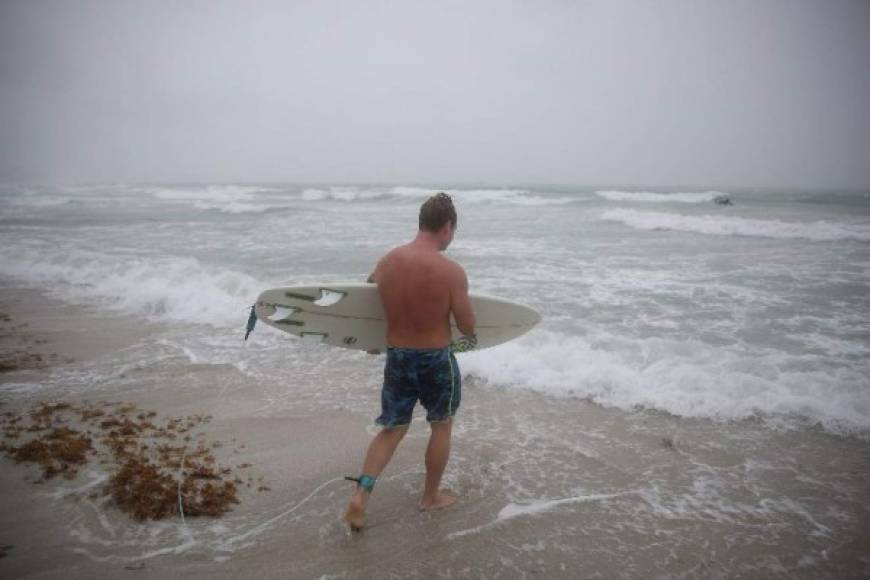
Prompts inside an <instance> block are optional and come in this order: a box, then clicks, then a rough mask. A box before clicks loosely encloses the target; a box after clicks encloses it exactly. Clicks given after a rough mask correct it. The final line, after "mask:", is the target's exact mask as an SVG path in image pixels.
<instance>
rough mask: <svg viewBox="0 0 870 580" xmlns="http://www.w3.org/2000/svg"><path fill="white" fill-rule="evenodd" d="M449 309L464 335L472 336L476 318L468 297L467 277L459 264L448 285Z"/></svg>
mask: <svg viewBox="0 0 870 580" xmlns="http://www.w3.org/2000/svg"><path fill="white" fill-rule="evenodd" d="M450 310H451V311H452V312H453V318H454V319H455V320H456V326H458V327H459V331H460V332H461V333H462V334H464V335H465V336H474V325H475V323H476V320H475V317H474V309H472V307H471V299H470V298H469V297H468V277H467V276H466V275H465V270H463V269H462V267H461V266H459V265H456V271H455V272H454V274H453V276H452V284H451V285H450Z"/></svg>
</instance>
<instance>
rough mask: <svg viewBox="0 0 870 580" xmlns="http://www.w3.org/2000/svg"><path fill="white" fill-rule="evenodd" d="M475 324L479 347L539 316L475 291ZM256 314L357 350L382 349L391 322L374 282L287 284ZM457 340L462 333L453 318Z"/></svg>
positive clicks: (266, 296)
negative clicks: (388, 324) (310, 284)
mask: <svg viewBox="0 0 870 580" xmlns="http://www.w3.org/2000/svg"><path fill="white" fill-rule="evenodd" d="M470 298H471V304H472V307H473V308H474V314H475V318H476V319H477V324H476V327H475V331H476V333H477V346H476V349H478V350H479V349H482V348H488V347H491V346H495V345H497V344H501V343H503V342H507V341H509V340H512V339H514V338H516V337H518V336H520V335H522V334H525V333H526V332H528V331H529V330H531V329H532V327H534V326H535V325H536V324H537V323H539V322H540V321H541V316H540V315H539V314H538V313H537V312H536V311H534V310H532V309H531V308H529V307H528V306H523V305H522V304H517V303H516V302H511V301H510V300H505V299H503V298H495V297H491V296H483V295H480V294H474V293H472V294H471V295H470ZM254 312H255V313H256V315H257V319H258V320H259V321H261V322H264V323H266V324H268V325H269V326H271V327H273V328H277V329H278V330H281V331H284V332H289V333H290V334H295V335H296V336H298V337H300V338H301V339H302V341H303V342H307V343H322V344H329V345H332V346H339V347H342V348H353V349H358V350H381V351H382V350H384V349H385V348H386V346H387V345H386V333H387V323H386V320H385V317H384V309H383V306H382V305H381V299H380V296H379V295H378V288H377V286H375V285H374V284H359V283H351V284H324V285H313V286H287V287H282V288H272V289H270V290H266V291H264V292H263V293H262V294H260V296H259V297H258V298H257V303H256V304H255V306H254ZM450 322H451V327H452V331H453V339H454V340H456V339H459V338H461V337H462V333H461V332H460V331H459V329H458V328H457V327H456V324H455V321H453V320H452V319H451V321H450Z"/></svg>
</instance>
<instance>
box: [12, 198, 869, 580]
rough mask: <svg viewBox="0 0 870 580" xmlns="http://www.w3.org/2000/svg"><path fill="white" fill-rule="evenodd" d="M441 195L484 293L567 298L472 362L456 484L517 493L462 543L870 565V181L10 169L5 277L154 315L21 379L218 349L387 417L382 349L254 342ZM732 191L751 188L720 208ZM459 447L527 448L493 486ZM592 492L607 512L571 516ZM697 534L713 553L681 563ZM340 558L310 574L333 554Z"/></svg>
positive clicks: (259, 372) (153, 362)
mask: <svg viewBox="0 0 870 580" xmlns="http://www.w3.org/2000/svg"><path fill="white" fill-rule="evenodd" d="M435 191H446V192H448V193H449V194H450V195H451V196H453V199H454V202H455V204H456V206H457V211H458V214H459V223H458V228H457V232H456V237H455V241H454V243H453V244H452V245H451V246H450V248H449V249H448V250H447V255H448V256H449V257H450V258H451V259H453V260H455V261H457V262H458V263H460V264H461V265H462V266H463V267H464V268H465V270H466V272H467V274H468V278H469V282H470V286H471V290H472V291H475V292H481V293H485V294H490V295H495V296H502V297H505V298H508V299H511V300H514V301H518V302H521V303H525V304H527V305H529V306H531V307H533V308H535V309H537V310H538V311H539V312H541V313H542V315H543V322H542V323H541V324H540V325H539V326H538V327H537V328H536V329H534V330H533V331H532V332H530V333H528V334H527V335H524V336H523V337H521V338H519V339H517V340H515V341H513V342H510V343H507V344H505V345H502V346H499V347H495V348H492V349H488V350H483V351H479V352H471V353H466V354H462V355H460V356H459V364H460V367H461V369H462V373H463V380H464V382H465V389H466V392H465V393H464V396H463V405H464V406H465V407H466V409H465V410H462V409H461V410H460V414H459V418H458V422H457V431H456V433H457V435H456V438H457V443H456V445H457V451H456V454H455V456H454V458H453V459H452V460H451V461H452V462H451V466H449V467H448V475H447V476H446V477H447V482H448V483H450V482H452V483H453V484H454V486H458V487H463V485H464V486H465V487H466V488H467V489H468V490H478V492H479V494H480V497H487V498H490V497H499V498H501V500H502V501H501V503H500V504H499V503H498V502H495V503H493V504H492V505H493V508H492V514H490V515H493V514H494V517H492V518H489V519H487V517H484V516H483V515H481V514H482V513H483V512H480V513H478V515H479V516H480V517H481V518H483V520H481V521H477V520H468V521H466V522H464V527H463V526H459V527H458V528H456V529H453V530H450V531H449V534H448V539H453V538H463V539H468V538H469V537H472V536H484V535H486V534H487V533H488V532H489V531H491V530H492V529H493V528H499V526H501V527H504V526H506V522H507V521H508V520H510V521H512V522H513V521H518V520H517V518H520V519H526V518H537V520H540V519H541V518H544V519H545V521H547V524H546V525H545V524H542V523H541V524H538V526H537V528H536V530H537V531H536V532H535V535H534V541H532V540H531V539H530V540H529V541H528V542H526V543H523V542H519V544H522V546H524V547H523V548H522V550H521V551H522V553H524V554H526V555H528V554H531V555H532V556H534V554H536V553H538V552H542V551H546V550H548V549H555V548H554V547H558V546H561V547H559V548H558V550H561V552H560V553H564V554H568V555H569V556H570V557H576V558H577V559H579V558H581V557H582V558H584V559H588V561H589V562H591V564H590V565H594V563H595V562H605V561H608V559H609V558H611V557H612V558H614V559H616V560H618V561H620V562H623V563H624V564H625V566H627V568H625V569H624V572H625V577H632V574H631V572H632V571H634V572H639V571H641V570H643V569H644V565H646V564H645V563H648V562H659V563H661V562H665V561H667V560H668V558H672V560H671V561H669V562H670V563H669V564H668V566H670V568H668V567H664V568H662V569H663V570H671V571H672V572H673V575H674V576H680V575H683V576H692V574H694V573H698V574H700V573H701V572H704V571H706V572H709V573H710V574H709V576H708V577H716V576H720V577H736V576H745V577H762V576H765V577H774V576H783V577H786V576H788V577H791V575H795V574H796V575H798V576H801V575H806V576H807V577H838V576H839V577H845V576H850V575H853V574H854V575H855V576H856V577H857V576H860V575H861V574H864V573H866V572H867V571H868V570H870V552H868V550H867V545H866V544H864V547H863V548H861V547H860V546H861V545H862V542H863V539H866V538H867V537H870V536H868V535H867V534H868V530H870V523H868V520H870V515H868V509H870V485H868V474H870V356H868V355H870V193H868V192H839V191H825V192H815V191H789V190H781V191H774V190H763V191H762V190H728V191H703V190H701V191H689V190H676V191H667V190H649V191H644V190H641V189H636V188H632V189H627V188H626V189H614V188H591V187H590V188H580V187H575V188H574V187H523V188H504V187H493V186H487V187H484V186H480V187H475V188H468V187H464V188H457V187H450V186H449V185H444V186H441V187H433V188H429V187H417V186H403V187H399V186H373V185H343V186H294V185H274V184H270V185H262V186H259V185H216V184H202V185H166V184H164V185H124V184H116V185H101V186H78V187H35V186H4V187H2V188H0V278H2V279H3V280H5V281H7V282H9V283H12V282H14V283H15V284H17V285H23V286H27V287H32V288H34V289H37V290H40V291H42V292H44V293H46V294H47V295H48V296H49V297H51V298H53V299H56V300H60V301H62V302H64V303H68V304H70V305H75V306H76V307H80V308H85V309H86V310H87V312H90V313H92V314H93V316H95V317H119V318H125V319H130V320H136V321H139V322H141V324H143V325H146V326H147V328H148V329H149V331H148V334H147V337H146V338H145V339H143V340H141V341H139V342H137V343H136V345H135V346H134V347H129V348H125V349H122V350H120V351H118V352H116V353H113V354H112V355H111V356H107V357H102V358H98V359H96V360H90V361H87V362H85V363H81V364H69V365H63V366H60V367H57V368H54V369H52V370H51V372H50V373H49V374H48V376H47V377H40V378H39V379H38V380H34V381H31V382H29V381H28V380H26V376H24V377H23V378H22V377H16V379H15V380H14V381H6V382H4V383H3V384H0V392H5V396H7V397H21V398H38V397H39V396H41V395H42V394H44V393H56V392H64V393H74V394H77V395H88V394H93V393H99V392H101V391H106V390H112V389H119V388H123V386H124V385H127V386H128V387H129V388H139V387H136V384H135V380H136V378H135V374H132V373H130V372H129V371H130V370H131V369H149V368H150V369H154V368H160V367H161V366H164V365H167V364H173V365H183V364H190V365H213V366H216V368H217V367H220V368H227V369H232V373H228V374H227V376H226V377H224V378H221V377H220V375H218V377H217V378H216V379H214V380H216V381H217V385H216V388H218V387H219V388H220V389H224V390H226V389H229V390H232V389H233V388H234V387H233V385H234V382H233V381H234V380H235V379H233V378H232V377H234V376H236V374H238V375H240V376H244V377H247V379H249V380H255V381H257V382H258V384H260V385H261V390H260V393H261V399H260V400H259V401H257V406H256V411H255V412H256V413H259V414H260V415H262V416H263V417H269V416H276V415H279V414H281V413H286V412H288V411H291V410H292V411H294V412H297V411H298V412H306V413H315V414H316V413H318V412H324V413H326V412H330V411H333V410H344V411H349V412H352V413H355V414H359V415H361V416H370V417H371V418H372V419H374V417H375V416H376V415H377V413H378V409H377V407H376V402H377V398H376V394H377V389H378V388H379V380H380V379H379V376H380V375H379V373H380V372H381V367H380V365H381V364H382V362H381V361H380V360H379V359H377V358H376V357H371V356H369V355H366V354H364V353H359V352H355V351H347V350H339V349H331V348H329V347H324V346H314V347H310V346H302V345H301V344H299V343H298V342H296V340H295V339H294V338H293V337H291V336H289V335H286V334H283V333H279V332H276V331H274V330H273V329H270V328H268V327H266V326H265V325H260V326H258V327H257V328H256V330H255V331H254V332H253V334H252V335H251V338H250V339H249V340H248V341H247V342H243V341H242V337H243V335H244V325H245V322H246V320H247V315H248V309H249V307H250V306H251V304H252V303H253V301H254V300H255V298H256V296H257V295H258V294H259V292H261V291H262V290H264V289H266V288H269V287H274V286H279V285H283V284H304V283H310V282H341V281H364V280H365V279H366V277H367V276H368V275H369V273H370V272H371V270H372V269H373V267H374V264H375V263H376V262H377V260H378V258H379V257H380V256H381V255H382V254H384V253H385V252H386V251H388V250H389V249H390V248H391V247H394V246H396V245H398V244H402V243H404V242H406V241H409V240H410V239H412V238H413V236H414V235H415V233H416V228H417V213H418V210H419V206H420V204H421V203H422V201H423V200H424V199H425V198H426V197H427V196H428V195H430V194H432V193H433V192H435ZM723 194H724V195H728V196H729V198H730V199H731V200H732V202H733V205H730V206H722V205H718V204H715V203H714V202H713V200H714V198H715V197H716V196H719V195H723ZM13 314H14V313H13ZM484 402H486V404H485V405H484V404H483V403H484ZM463 415H464V416H463ZM462 440H466V441H475V442H476V443H475V444H476V445H482V446H484V447H485V446H486V445H489V444H491V445H493V446H495V447H496V448H498V445H499V442H504V441H507V440H509V441H511V444H510V445H511V447H512V449H511V450H510V451H507V450H503V451H500V452H499V453H504V454H509V455H510V459H504V458H502V457H501V455H499V457H500V459H498V461H497V462H498V463H499V465H501V464H508V463H509V464H510V465H512V467H510V468H509V469H507V470H505V473H506V475H505V476H504V477H503V478H499V480H498V481H497V482H493V481H491V479H489V478H488V477H487V476H485V475H484V474H483V471H481V469H483V468H482V467H481V463H480V462H481V456H480V455H479V454H475V453H472V452H471V451H470V450H467V451H463V449H462V448H461V446H460V443H459V442H460V441H462ZM662 442H664V443H662ZM668 453H670V454H678V455H680V454H681V457H682V458H683V460H685V462H686V463H685V464H684V465H683V468H681V469H680V471H679V473H676V472H670V471H668V470H664V471H667V473H665V472H664V471H663V468H662V461H664V462H665V463H669V462H670V460H662V459H661V458H662V457H669V456H667V455H664V456H663V455H662V454H668ZM838 458H839V459H838ZM839 460H841V461H840V462H838V461H839ZM493 461H496V460H493ZM451 473H452V474H451ZM475 474H477V475H475ZM468 493H471V495H474V494H473V493H472V492H471V491H469V492H468ZM493 501H494V500H493ZM339 503H340V502H339ZM591 504H595V505H596V506H597V507H596V508H594V509H596V510H598V512H600V513H596V514H592V515H590V517H591V518H592V520H594V521H595V522H597V523H596V524H595V525H594V526H591V527H589V526H585V527H584V526H580V525H578V524H577V522H576V521H575V520H572V518H571V517H570V516H571V514H572V513H574V512H576V510H578V509H586V510H590V509H593V508H592V507H590V505H591ZM487 505H489V504H487ZM603 506H607V509H604V507H603ZM339 507H340V506H339ZM575 515H576V514H575ZM546 518H550V520H546ZM228 525H229V524H228ZM230 527H232V526H231V525H230ZM509 529H510V530H514V528H513V527H510V528H509ZM497 531H498V530H497ZM227 533H229V532H227ZM501 533H505V532H504V530H501ZM511 533H514V534H516V533H519V532H516V531H513V532H507V535H508V537H509V536H510V534H511ZM593 536H594V537H598V538H601V537H608V538H617V537H618V538H621V539H613V540H612V543H611V544H608V545H607V546H606V547H604V546H599V547H598V548H596V549H594V550H592V551H591V552H590V550H589V549H588V547H587V548H585V551H584V549H581V547H579V546H580V544H582V543H583V542H579V540H578V542H579V543H578V542H572V541H570V540H569V538H574V539H575V540H577V539H578V538H581V537H582V538H584V539H585V540H588V539H589V538H590V537H593ZM642 536H644V537H654V538H655V542H653V543H652V544H645V543H644V541H643V540H641V539H639V538H641V537H642ZM585 540H584V541H585ZM656 542H663V543H664V544H668V542H670V547H669V548H668V550H670V552H667V551H663V552H662V553H661V554H655V553H654V552H655V549H654V546H655V545H657V544H656ZM519 544H518V545H519ZM95 546H97V547H99V544H96V543H95ZM639 546H646V547H645V548H643V549H640V548H639ZM674 546H678V547H679V546H691V547H692V548H691V549H692V550H700V551H701V552H703V551H705V550H712V552H713V553H714V554H716V556H715V557H713V558H712V559H710V560H707V561H706V562H707V564H706V566H707V567H706V568H698V569H695V568H691V569H690V568H686V569H682V568H679V566H678V565H677V564H675V562H676V561H677V560H679V557H678V556H679V554H678V552H679V548H676V551H674V550H675V548H674ZM515 547H516V546H515ZM765 547H766V548H765ZM837 547H839V549H841V550H843V552H842V554H841V558H843V559H841V560H840V563H839V564H833V563H832V561H833V557H832V554H833V551H834V550H836V549H838V548H837ZM95 549H96V548H95ZM493 549H494V550H496V551H497V552H498V550H501V548H493ZM687 549H688V548H687ZM504 550H505V552H504V553H502V552H498V558H501V560H499V561H502V564H503V566H506V568H504V567H503V569H512V566H514V565H515V564H516V562H515V556H510V555H508V552H510V550H509V549H508V548H504ZM663 550H664V548H663ZM690 551H691V550H690ZM862 552H863V553H862ZM667 554H671V556H668V555H667ZM571 555H573V556H571ZM324 557H325V556H324ZM566 557H568V556H566ZM570 557H569V559H568V560H567V561H568V562H572V561H574V560H571V559H570ZM505 559H506V560H507V561H508V562H509V563H508V564H505V563H504V561H503V560H505ZM674 559H676V560H674ZM533 560H534V558H533ZM542 562H543V563H542V564H540V565H541V566H545V567H546V566H550V568H547V570H549V571H550V572H554V571H558V570H562V571H563V572H564V571H565V568H558V567H555V568H554V567H553V566H556V565H557V564H556V562H555V560H554V559H553V557H552V556H551V557H549V558H544V559H543V560H542ZM321 564H322V565H321V566H320V567H317V566H316V565H314V567H313V568H312V571H317V572H318V573H320V572H323V573H325V572H329V571H330V570H329V567H328V566H326V565H325V564H323V563H322V562H321ZM564 565H565V564H564V562H563V563H562V566H564ZM602 565H603V564H602ZM663 566H664V564H663ZM675 566H676V567H675ZM717 566H718V567H717ZM569 567H570V566H569ZM675 570H676V571H677V572H675ZM729 571H730V572H731V573H729ZM735 571H737V572H736V573H734V572H735ZM330 573H331V572H330ZM664 574H665V575H666V576H667V575H670V574H668V573H664ZM844 574H845V576H843V575H844ZM483 575H484V576H486V574H483ZM491 576H492V577H497V574H495V575H493V574H491ZM635 577H636V576H635ZM649 577H652V576H649Z"/></svg>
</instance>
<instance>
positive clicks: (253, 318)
mask: <svg viewBox="0 0 870 580" xmlns="http://www.w3.org/2000/svg"><path fill="white" fill-rule="evenodd" d="M256 306H257V305H256V304H251V313H250V314H249V315H248V324H247V326H246V328H245V340H248V337H249V336H250V335H251V333H252V332H253V331H254V327H255V326H257V312H256V311H255V310H254V308H255V307H256Z"/></svg>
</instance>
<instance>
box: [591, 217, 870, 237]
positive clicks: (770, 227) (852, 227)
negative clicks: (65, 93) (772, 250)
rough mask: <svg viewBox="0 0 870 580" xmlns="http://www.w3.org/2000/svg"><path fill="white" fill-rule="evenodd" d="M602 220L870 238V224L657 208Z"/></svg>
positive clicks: (647, 226)
mask: <svg viewBox="0 0 870 580" xmlns="http://www.w3.org/2000/svg"><path fill="white" fill-rule="evenodd" d="M601 217H602V219H604V220H607V221H613V222H619V223H622V224H625V225H627V226H629V227H632V228H635V229H639V230H672V231H682V232H695V233H699V234H709V235H716V236H756V237H762V238H779V239H807V240H813V241H834V240H857V241H861V242H868V241H870V225H866V224H846V223H839V222H827V221H815V222H784V221H780V220H762V219H751V218H742V217H735V216H714V215H697V216H690V215H682V214H676V213H665V212H656V211H638V210H632V209H613V210H608V211H605V212H604V213H602V214H601Z"/></svg>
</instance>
